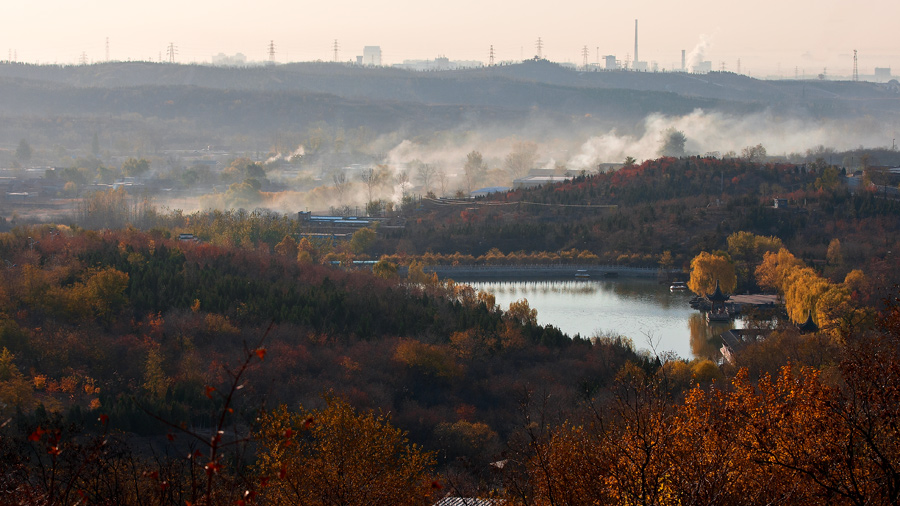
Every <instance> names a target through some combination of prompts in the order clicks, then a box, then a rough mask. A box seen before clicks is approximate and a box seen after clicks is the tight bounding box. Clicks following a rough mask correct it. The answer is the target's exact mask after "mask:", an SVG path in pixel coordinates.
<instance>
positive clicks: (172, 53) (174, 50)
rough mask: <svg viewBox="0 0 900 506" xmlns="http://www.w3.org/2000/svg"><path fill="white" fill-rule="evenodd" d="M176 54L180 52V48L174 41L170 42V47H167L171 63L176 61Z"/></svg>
mask: <svg viewBox="0 0 900 506" xmlns="http://www.w3.org/2000/svg"><path fill="white" fill-rule="evenodd" d="M176 54H178V48H177V47H176V46H175V43H174V42H169V47H167V48H166V55H167V56H168V57H169V63H175V55H176Z"/></svg>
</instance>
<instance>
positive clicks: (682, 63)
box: [681, 49, 687, 72]
mask: <svg viewBox="0 0 900 506" xmlns="http://www.w3.org/2000/svg"><path fill="white" fill-rule="evenodd" d="M685 63H687V62H686V61H685V59H684V49H682V50H681V71H682V72H684V71H685V70H687V69H686V68H685V67H684V65H685Z"/></svg>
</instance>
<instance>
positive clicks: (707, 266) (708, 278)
mask: <svg viewBox="0 0 900 506" xmlns="http://www.w3.org/2000/svg"><path fill="white" fill-rule="evenodd" d="M716 282H718V283H719V288H720V289H721V290H722V291H723V292H725V293H730V292H734V288H735V286H737V276H736V275H735V273H734V264H733V263H732V262H731V260H730V259H729V258H726V257H724V256H721V255H713V254H711V253H707V252H705V251H703V252H701V253H700V254H699V255H697V256H695V257H694V259H693V260H691V278H690V280H689V281H688V288H690V289H691V291H692V292H694V293H696V294H697V295H701V296H702V295H706V294H708V293H712V292H713V291H714V290H715V289H716Z"/></svg>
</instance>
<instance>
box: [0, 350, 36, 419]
mask: <svg viewBox="0 0 900 506" xmlns="http://www.w3.org/2000/svg"><path fill="white" fill-rule="evenodd" d="M14 359H15V355H13V354H12V353H10V352H9V350H8V349H6V348H5V347H4V348H3V350H2V351H0V415H3V416H7V415H12V414H14V413H15V411H16V409H23V410H26V411H27V410H30V409H31V408H32V405H33V404H34V389H33V387H32V386H31V383H30V382H29V381H28V380H27V379H25V375H24V374H22V372H21V371H19V368H18V367H16V364H15V363H14V362H13V360H14Z"/></svg>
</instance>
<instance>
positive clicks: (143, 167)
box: [122, 158, 150, 177]
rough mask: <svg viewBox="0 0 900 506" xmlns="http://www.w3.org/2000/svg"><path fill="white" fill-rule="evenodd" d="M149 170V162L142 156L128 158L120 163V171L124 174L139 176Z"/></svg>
mask: <svg viewBox="0 0 900 506" xmlns="http://www.w3.org/2000/svg"><path fill="white" fill-rule="evenodd" d="M148 170H150V162H149V161H147V160H146V159H144V158H129V159H127V160H125V163H123V164H122V172H123V173H124V174H125V175H126V176H131V177H140V176H141V175H143V174H144V173H145V172H147V171H148Z"/></svg>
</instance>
